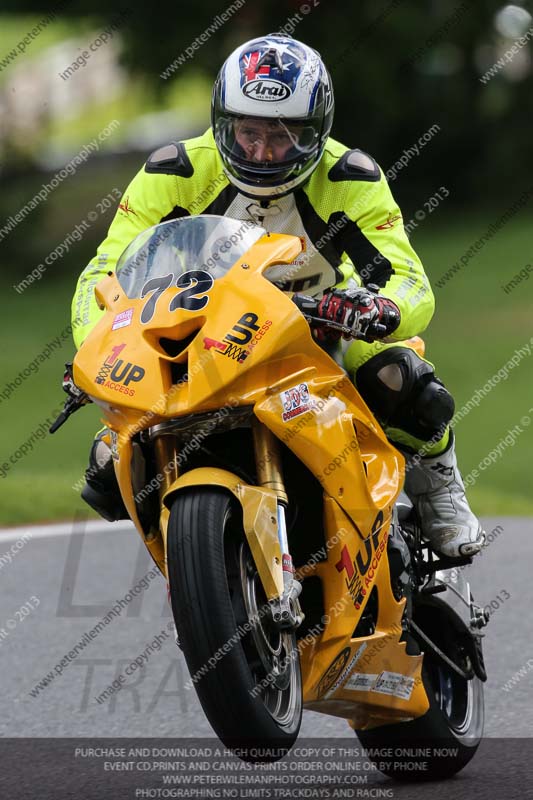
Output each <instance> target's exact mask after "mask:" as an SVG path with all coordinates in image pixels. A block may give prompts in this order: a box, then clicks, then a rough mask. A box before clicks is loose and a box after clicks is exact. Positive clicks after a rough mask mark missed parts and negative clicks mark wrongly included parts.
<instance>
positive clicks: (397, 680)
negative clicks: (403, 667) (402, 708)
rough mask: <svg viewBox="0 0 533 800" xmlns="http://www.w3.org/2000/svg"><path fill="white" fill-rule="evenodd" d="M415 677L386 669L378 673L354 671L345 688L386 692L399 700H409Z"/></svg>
mask: <svg viewBox="0 0 533 800" xmlns="http://www.w3.org/2000/svg"><path fill="white" fill-rule="evenodd" d="M414 685H415V679H414V678H409V677H408V676H407V675H401V674H400V673H399V672H387V671H386V670H385V671H383V672H381V673H380V674H379V675H367V674H366V673H363V672H354V674H353V675H350V677H349V678H348V680H347V681H346V683H345V684H344V688H345V689H350V690H351V691H353V692H378V693H379V694H388V695H390V696H391V697H399V698H400V699H401V700H409V699H410V698H411V694H412V693H413V688H414Z"/></svg>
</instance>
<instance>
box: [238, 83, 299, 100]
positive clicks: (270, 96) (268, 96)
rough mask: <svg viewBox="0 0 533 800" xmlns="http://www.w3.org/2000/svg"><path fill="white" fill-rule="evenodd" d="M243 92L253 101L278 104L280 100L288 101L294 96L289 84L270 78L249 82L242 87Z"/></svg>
mask: <svg viewBox="0 0 533 800" xmlns="http://www.w3.org/2000/svg"><path fill="white" fill-rule="evenodd" d="M242 92H243V94H244V95H245V96H246V97H251V98H252V100H262V101H266V102H267V103H276V102H279V101H280V100H287V98H289V97H290V96H291V94H292V91H291V89H290V88H289V86H287V84H285V83H281V81H274V80H271V79H269V78H267V79H266V80H265V79H262V80H261V79H259V80H255V81H249V82H248V83H245V84H244V86H243V87H242Z"/></svg>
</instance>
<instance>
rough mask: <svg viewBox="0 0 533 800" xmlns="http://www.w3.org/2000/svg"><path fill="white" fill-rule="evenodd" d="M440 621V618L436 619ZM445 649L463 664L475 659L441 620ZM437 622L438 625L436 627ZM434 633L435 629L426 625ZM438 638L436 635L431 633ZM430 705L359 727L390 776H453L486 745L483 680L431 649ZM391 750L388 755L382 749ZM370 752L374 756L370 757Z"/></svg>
mask: <svg viewBox="0 0 533 800" xmlns="http://www.w3.org/2000/svg"><path fill="white" fill-rule="evenodd" d="M434 622H435V620H434ZM438 622H439V623H441V625H442V627H440V629H439V641H438V642H436V644H438V646H439V647H440V648H441V649H442V650H443V652H444V653H445V654H446V655H447V656H448V657H449V658H450V659H451V660H452V661H453V662H454V663H455V664H458V665H459V666H460V667H461V668H462V669H469V668H470V666H471V665H470V663H469V659H468V656H467V655H466V653H465V650H464V648H463V647H462V646H461V642H460V638H459V637H458V636H457V635H456V633H455V631H454V629H452V628H451V626H450V625H449V624H447V623H446V619H445V617H443V616H441V617H439V620H438ZM436 628H437V626H436V625H435V626H434V628H433V631H435V630H436ZM426 633H428V635H429V630H427V629H426ZM431 638H432V639H435V635H434V634H433V636H432V637H431ZM422 677H423V681H424V688H425V690H426V693H427V696H428V700H429V709H428V711H427V712H426V713H425V714H424V715H423V716H421V717H418V718H417V719H414V720H412V721H410V722H401V723H398V724H396V725H386V726H381V727H379V728H373V729H371V730H368V731H356V733H357V736H358V737H359V740H360V742H361V744H362V745H363V747H364V748H365V749H366V750H369V749H370V750H371V751H372V757H371V758H370V760H371V761H373V762H374V763H375V764H377V766H378V769H380V770H381V772H383V773H384V774H385V775H388V776H389V777H391V778H396V779H397V780H405V781H425V780H426V781H427V780H439V779H443V778H449V777H451V776H452V775H455V773H457V772H459V771H460V770H461V769H463V767H465V766H466V765H467V764H468V762H469V761H470V760H471V759H472V758H473V757H474V755H475V753H476V750H477V748H478V746H479V744H480V741H481V737H482V734H483V725H484V717H485V711H484V699H483V683H482V681H481V680H480V679H479V678H478V677H477V676H474V677H473V678H472V679H471V680H466V679H464V678H462V677H461V676H460V675H458V673H457V672H455V670H453V668H452V667H450V666H448V665H447V664H445V663H444V662H443V661H441V660H440V659H438V658H437V657H436V656H435V655H434V654H433V653H432V652H431V651H430V650H428V649H427V648H426V653H425V656H424V663H423V668H422ZM387 748H392V749H391V750H389V753H391V755H388V754H386V755H385V757H382V755H380V753H379V751H380V750H381V751H382V752H383V753H386V751H387ZM369 757H370V756H369Z"/></svg>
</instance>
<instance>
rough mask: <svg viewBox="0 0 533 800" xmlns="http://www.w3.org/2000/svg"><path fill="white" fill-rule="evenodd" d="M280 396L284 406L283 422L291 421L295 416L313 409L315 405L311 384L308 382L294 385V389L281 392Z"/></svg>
mask: <svg viewBox="0 0 533 800" xmlns="http://www.w3.org/2000/svg"><path fill="white" fill-rule="evenodd" d="M280 398H281V404H282V406H283V413H282V415H281V418H282V420H283V422H289V421H290V420H291V419H294V417H298V416H299V415H300V414H305V413H306V411H311V409H312V408H314V405H315V404H314V401H313V400H312V399H311V395H310V394H309V386H308V385H307V384H306V383H299V384H298V386H293V387H292V389H287V391H286V392H281V393H280Z"/></svg>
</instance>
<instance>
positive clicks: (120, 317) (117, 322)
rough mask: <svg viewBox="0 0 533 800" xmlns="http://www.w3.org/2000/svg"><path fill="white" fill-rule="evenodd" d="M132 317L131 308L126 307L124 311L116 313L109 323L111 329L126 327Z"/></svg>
mask: <svg viewBox="0 0 533 800" xmlns="http://www.w3.org/2000/svg"><path fill="white" fill-rule="evenodd" d="M132 317H133V308H128V309H127V310H126V311H121V312H120V314H117V316H116V317H115V319H114V320H113V324H112V325H111V330H112V331H116V330H118V329H119V328H126V327H127V326H128V325H131V319H132Z"/></svg>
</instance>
